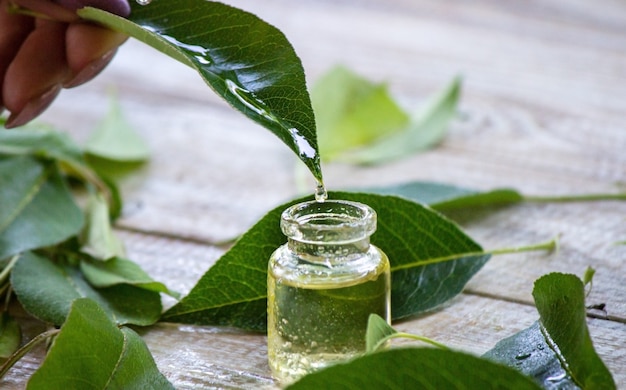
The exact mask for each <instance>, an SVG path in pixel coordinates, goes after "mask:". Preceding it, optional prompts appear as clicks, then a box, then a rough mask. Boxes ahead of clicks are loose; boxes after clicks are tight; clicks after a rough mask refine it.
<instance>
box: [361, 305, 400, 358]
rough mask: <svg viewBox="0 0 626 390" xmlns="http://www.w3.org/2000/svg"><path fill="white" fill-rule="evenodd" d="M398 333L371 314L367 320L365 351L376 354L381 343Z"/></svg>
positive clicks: (381, 319) (379, 317)
mask: <svg viewBox="0 0 626 390" xmlns="http://www.w3.org/2000/svg"><path fill="white" fill-rule="evenodd" d="M396 333H398V332H397V331H396V330H395V329H394V328H392V327H391V325H389V324H388V323H387V321H385V319H384V318H382V317H381V316H379V315H377V314H370V316H369V318H368V320H367V333H366V334H365V351H366V352H368V353H371V352H375V351H376V349H377V347H378V346H379V345H380V343H381V342H382V341H383V340H385V339H386V338H387V337H389V336H391V335H394V334H396Z"/></svg>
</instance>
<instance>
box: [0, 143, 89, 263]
mask: <svg viewBox="0 0 626 390" xmlns="http://www.w3.org/2000/svg"><path fill="white" fill-rule="evenodd" d="M0 133H4V132H0ZM0 182H1V183H2V191H0V204H1V205H2V207H0V259H4V258H6V257H9V256H11V255H13V254H16V253H19V252H22V251H27V250H31V249H34V248H39V247H43V246H48V245H53V244H57V243H60V242H62V241H64V240H66V239H68V238H69V237H71V236H73V235H75V234H77V233H78V232H79V231H80V229H81V228H82V226H83V214H82V212H81V211H80V209H79V208H78V206H76V204H75V203H74V199H73V197H72V195H71V193H70V192H69V189H68V188H67V185H66V184H65V182H64V180H63V179H62V177H61V175H60V173H59V170H58V167H57V166H56V165H55V164H54V163H51V162H49V161H41V160H38V159H36V158H34V157H32V156H23V155H17V156H11V157H2V156H0Z"/></svg>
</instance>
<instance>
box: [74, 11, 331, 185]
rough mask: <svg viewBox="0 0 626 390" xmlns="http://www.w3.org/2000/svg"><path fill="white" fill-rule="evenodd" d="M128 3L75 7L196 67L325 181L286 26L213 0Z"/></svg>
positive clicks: (307, 100) (312, 119)
mask: <svg viewBox="0 0 626 390" xmlns="http://www.w3.org/2000/svg"><path fill="white" fill-rule="evenodd" d="M130 3H131V7H132V13H131V15H130V17H129V19H128V20H127V19H124V18H121V17H118V16H115V15H113V14H110V13H107V12H104V11H101V10H98V9H95V8H90V7H87V8H83V9H81V10H79V11H78V14H79V15H80V16H81V17H82V18H85V19H88V20H92V21H96V22H99V23H102V24H104V25H106V26H108V27H110V28H112V29H114V30H118V31H121V32H124V33H125V34H128V35H129V36H131V37H134V38H136V39H138V40H140V41H142V42H144V43H146V44H148V45H150V46H152V47H154V48H156V49H158V50H160V51H161V52H163V53H165V54H167V55H169V56H171V57H172V58H174V59H176V60H178V61H180V62H182V63H184V64H186V65H188V66H190V67H192V68H194V69H195V70H197V71H198V73H199V74H200V76H201V77H202V78H203V79H204V81H205V82H206V83H207V84H208V85H209V86H210V87H211V88H213V90H214V91H215V92H216V93H217V94H218V95H220V96H221V97H222V98H224V99H225V100H226V101H227V102H228V103H230V104H231V105H232V106H233V107H234V108H236V109H237V110H239V111H240V112H242V113H243V114H244V115H246V116H247V117H249V118H250V119H252V120H254V121H255V122H257V123H259V124H260V125H262V126H264V127H266V128H267V129H269V130H270V131H272V132H273V133H274V134H275V135H277V136H278V137H279V138H280V139H281V140H282V141H283V142H284V143H285V144H286V145H287V146H289V147H290V148H291V149H292V150H293V151H294V152H295V153H296V155H298V156H299V157H300V159H301V160H302V161H303V162H304V163H305V164H306V165H307V167H308V168H309V170H311V172H312V173H313V176H315V177H316V178H317V179H318V181H320V182H321V181H322V172H321V169H320V165H319V152H318V147H317V137H316V129H315V117H314V115H313V109H312V107H311V102H310V98H309V94H308V92H307V88H306V80H305V76H304V70H303V68H302V64H301V62H300V59H299V58H298V56H297V55H296V53H295V51H294V49H293V47H292V46H291V44H290V43H289V42H288V41H287V39H286V38H285V36H284V35H283V33H281V32H280V31H279V30H278V29H276V28H275V27H273V26H271V25H270V24H268V23H266V22H264V21H262V20H261V19H259V18H258V17H257V16H255V15H253V14H251V13H248V12H245V11H242V10H240V9H237V8H234V7H231V6H228V5H226V4H222V3H218V2H213V1H205V0H154V1H152V2H151V4H150V6H148V7H142V6H139V5H137V4H135V2H130Z"/></svg>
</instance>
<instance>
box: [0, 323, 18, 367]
mask: <svg viewBox="0 0 626 390" xmlns="http://www.w3.org/2000/svg"><path fill="white" fill-rule="evenodd" d="M21 341H22V330H21V329H20V325H19V324H18V323H17V321H15V319H14V318H13V317H11V316H10V315H9V313H7V312H3V313H2V314H0V360H1V359H6V358H8V357H9V356H11V355H12V354H13V352H15V351H17V349H18V348H19V346H20V342H21Z"/></svg>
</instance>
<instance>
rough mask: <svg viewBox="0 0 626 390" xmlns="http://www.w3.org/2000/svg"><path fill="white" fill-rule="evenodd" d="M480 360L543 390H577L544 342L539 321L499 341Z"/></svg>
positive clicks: (556, 357)
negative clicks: (523, 377)
mask: <svg viewBox="0 0 626 390" xmlns="http://www.w3.org/2000/svg"><path fill="white" fill-rule="evenodd" d="M564 317H567V316H566V315H564ZM483 357H484V358H487V359H489V360H493V361H494V362H497V363H501V364H504V365H507V366H509V367H512V368H515V369H517V370H518V371H520V372H521V373H522V374H524V375H526V376H528V377H531V378H533V379H534V380H535V381H536V382H537V383H538V384H540V385H541V386H542V387H543V388H544V389H546V390H568V389H572V390H573V389H579V387H578V386H576V384H575V383H574V381H573V380H572V378H571V377H570V376H569V375H568V374H567V372H566V371H565V369H564V368H563V367H562V366H561V362H560V361H559V358H558V356H557V355H556V354H555V353H554V351H553V350H552V349H551V348H550V346H549V345H548V343H547V342H546V339H545V337H544V336H543V333H542V332H541V327H540V325H539V322H536V323H535V324H533V325H532V326H531V327H529V328H527V329H524V330H523V331H521V332H519V333H517V334H515V335H513V336H511V337H508V338H506V339H504V340H501V341H499V342H498V343H497V344H496V346H495V347H494V348H493V349H491V350H490V351H488V352H487V353H486V354H485V355H484V356H483Z"/></svg>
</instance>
